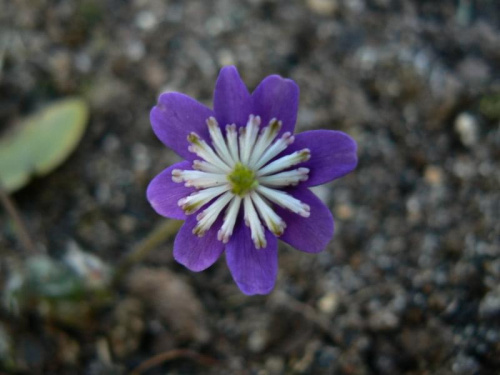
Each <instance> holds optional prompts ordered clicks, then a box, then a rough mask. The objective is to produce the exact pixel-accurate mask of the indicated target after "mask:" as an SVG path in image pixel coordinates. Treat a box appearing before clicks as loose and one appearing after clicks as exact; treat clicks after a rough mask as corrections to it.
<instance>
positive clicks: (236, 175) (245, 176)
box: [227, 163, 259, 197]
mask: <svg viewBox="0 0 500 375" xmlns="http://www.w3.org/2000/svg"><path fill="white" fill-rule="evenodd" d="M227 178H228V180H229V182H230V183H231V191H232V193H233V194H236V195H239V196H240V197H243V196H245V195H246V194H247V193H249V192H250V191H252V190H253V189H255V188H256V187H257V185H259V182H258V181H257V179H256V178H255V172H254V171H253V170H251V169H250V168H248V167H246V166H244V165H243V164H241V163H236V165H235V166H234V170H233V171H232V172H231V173H230V174H229V175H228V176H227Z"/></svg>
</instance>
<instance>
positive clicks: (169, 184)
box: [147, 66, 357, 294]
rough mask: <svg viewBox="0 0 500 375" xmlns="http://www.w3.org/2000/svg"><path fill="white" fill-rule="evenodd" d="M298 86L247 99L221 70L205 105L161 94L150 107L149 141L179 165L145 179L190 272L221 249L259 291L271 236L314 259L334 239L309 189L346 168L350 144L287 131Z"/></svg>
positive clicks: (270, 262)
mask: <svg viewBox="0 0 500 375" xmlns="http://www.w3.org/2000/svg"><path fill="white" fill-rule="evenodd" d="M298 99H299V89H298V87H297V85H296V84H295V83H294V82H293V81H291V80H289V79H283V78H281V77H280V76H276V75H272V76H269V77H267V78H265V79H264V80H263V81H262V82H261V83H260V84H259V86H258V87H257V88H256V89H255V91H254V92H253V93H252V94H250V93H249V92H248V90H247V88H246V86H245V84H244V83H243V82H242V80H241V78H240V76H239V74H238V71H237V70H236V68H235V67H232V66H229V67H225V68H223V69H222V70H221V72H220V74H219V78H218V79H217V83H216V86H215V92H214V109H213V110H211V109H209V108H207V107H205V106H204V105H202V104H200V103H198V102H196V101H195V100H193V99H191V98H189V97H188V96H185V95H183V94H179V93H164V94H162V95H161V96H160V98H159V101H158V104H157V105H156V106H155V107H154V108H153V110H152V111H151V123H152V126H153V130H154V132H155V134H156V135H157V136H158V138H159V139H160V140H161V141H162V142H163V143H164V144H165V145H166V146H168V147H170V148H172V149H173V150H174V151H176V152H177V153H178V154H179V155H180V156H181V157H183V158H185V159H186V160H185V161H182V162H179V163H177V164H174V165H173V166H171V167H169V168H167V169H166V170H164V171H163V172H161V173H160V174H159V175H157V176H156V177H155V178H154V179H153V180H152V181H151V183H150V185H149V187H148V191H147V197H148V200H149V202H150V203H151V205H152V206H153V208H154V209H155V210H156V211H157V212H158V213H159V214H160V215H163V216H166V217H170V218H174V219H184V220H186V222H185V223H184V225H183V226H182V227H181V229H180V231H179V233H178V235H177V237H176V239H175V243H174V258H175V259H176V260H177V261H178V262H179V263H181V264H183V265H185V266H186V267H187V268H189V269H190V270H192V271H202V270H204V269H206V268H208V267H210V266H211V265H212V264H213V263H214V262H215V261H216V260H217V259H218V258H219V256H220V255H221V254H222V253H223V252H224V250H225V252H226V260H227V264H228V266H229V269H230V271H231V274H232V276H233V278H234V280H235V281H236V283H237V285H238V287H239V288H240V289H241V291H242V292H243V293H245V294H266V293H269V292H270V291H271V290H272V289H273V287H274V283H275V280H276V275H277V267H278V265H277V263H278V262H277V247H278V245H277V238H278V237H279V238H280V239H281V240H283V241H285V242H287V243H288V244H290V245H292V246H293V247H295V248H296V249H298V250H301V251H305V252H309V253H317V252H320V251H321V250H323V249H324V248H325V246H326V245H327V243H328V242H329V241H330V239H331V238H332V236H333V227H334V225H333V218H332V215H331V213H330V211H329V209H328V208H327V207H326V206H325V205H324V204H323V203H322V202H321V201H320V200H319V199H318V198H317V197H316V196H315V195H314V194H313V193H311V191H310V190H309V189H308V188H309V187H311V186H316V185H320V184H323V183H326V182H329V181H331V180H334V179H336V178H339V177H342V176H343V175H345V174H347V173H349V172H350V171H352V170H353V169H354V168H355V167H356V164H357V156H356V143H355V142H354V140H352V139H351V138H350V137H349V136H348V135H346V134H344V133H342V132H339V131H331V130H314V131H307V132H303V133H299V134H296V135H293V130H294V127H295V121H296V118H297V109H298Z"/></svg>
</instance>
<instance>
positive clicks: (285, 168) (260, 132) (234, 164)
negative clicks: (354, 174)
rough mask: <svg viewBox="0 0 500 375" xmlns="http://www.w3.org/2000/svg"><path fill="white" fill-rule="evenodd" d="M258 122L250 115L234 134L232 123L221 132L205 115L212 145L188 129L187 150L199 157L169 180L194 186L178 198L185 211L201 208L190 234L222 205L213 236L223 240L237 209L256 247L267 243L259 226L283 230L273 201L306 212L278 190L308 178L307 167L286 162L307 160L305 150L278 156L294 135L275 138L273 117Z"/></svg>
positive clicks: (277, 124) (206, 225)
mask: <svg viewBox="0 0 500 375" xmlns="http://www.w3.org/2000/svg"><path fill="white" fill-rule="evenodd" d="M260 125H261V119H260V117H259V116H254V115H250V117H249V119H248V122H247V124H246V126H244V127H241V128H240V129H239V134H238V132H237V128H236V125H235V124H232V125H227V126H226V127H225V136H224V135H223V134H222V131H221V128H220V126H219V124H218V123H217V120H216V119H215V118H214V117H210V118H208V119H207V126H208V130H209V134H210V139H211V143H212V144H211V145H209V144H208V143H207V142H205V140H203V139H202V138H201V137H200V136H199V135H198V134H196V133H190V134H189V136H188V141H189V144H190V146H189V151H190V152H193V153H195V154H196V155H197V156H198V157H200V159H201V160H195V161H194V162H193V165H192V168H193V170H180V169H175V170H174V171H173V172H172V180H173V181H174V182H177V183H182V182H183V183H184V184H185V186H188V187H194V188H196V189H197V191H195V192H194V193H192V194H191V195H189V196H187V197H184V198H182V199H180V200H179V201H178V205H179V206H180V207H181V208H182V209H183V210H184V212H185V213H186V214H187V215H190V214H194V213H195V212H197V211H199V210H200V209H201V208H202V207H204V209H203V211H201V212H200V213H198V215H197V216H196V220H197V222H198V223H197V225H196V226H195V227H194V229H193V233H194V234H196V235H198V236H203V235H204V234H205V233H206V232H207V231H208V230H209V229H210V228H211V227H212V225H213V224H214V223H215V221H216V220H217V218H218V217H219V215H220V214H221V212H222V211H223V210H225V211H224V218H223V223H222V226H221V228H220V229H219V231H218V233H217V238H218V239H219V241H222V242H224V243H227V242H228V241H229V238H230V237H231V235H232V233H233V229H234V226H235V224H236V220H237V219H238V215H239V213H240V209H241V208H242V209H243V217H244V220H245V224H246V225H247V226H248V227H250V230H251V236H252V240H253V242H254V244H255V247H256V248H258V249H260V248H265V247H266V246H267V244H266V238H265V233H264V225H265V226H266V227H267V228H268V229H269V230H270V231H271V232H272V233H273V234H274V235H276V236H280V235H282V234H283V232H284V231H285V228H286V223H285V222H284V220H283V219H282V218H281V217H280V216H278V215H277V214H276V212H275V211H274V209H273V204H276V205H278V206H281V207H283V208H286V209H288V210H290V211H292V212H295V213H297V214H299V215H301V216H303V217H309V215H310V207H309V206H308V205H307V204H304V203H302V202H301V201H300V200H298V199H296V198H294V197H292V196H291V195H290V194H288V193H286V192H284V191H282V190H280V189H283V188H285V187H287V186H293V185H297V184H298V183H299V182H301V181H305V180H307V179H308V174H309V169H308V168H296V169H291V167H293V166H295V165H297V164H300V163H302V162H305V161H307V160H309V158H310V156H311V155H310V150H309V149H307V148H305V149H302V150H299V151H295V152H293V153H290V154H288V155H284V156H281V157H278V155H280V154H281V153H282V152H283V151H285V150H286V148H287V147H288V146H289V145H290V144H292V143H293V141H294V137H293V136H292V135H291V133H289V132H286V133H284V134H282V135H281V137H279V138H278V134H279V131H280V129H281V126H282V124H281V121H278V120H277V119H272V120H271V121H269V124H268V125H267V126H265V127H263V128H262V129H261V127H260ZM277 157H278V158H277ZM263 224H264V225H263Z"/></svg>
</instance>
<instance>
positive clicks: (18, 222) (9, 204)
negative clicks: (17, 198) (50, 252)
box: [0, 183, 38, 255]
mask: <svg viewBox="0 0 500 375" xmlns="http://www.w3.org/2000/svg"><path fill="white" fill-rule="evenodd" d="M0 201H1V202H2V205H3V206H4V207H5V211H7V213H8V214H9V215H10V217H11V218H12V220H13V221H14V224H15V227H16V231H17V235H18V238H19V241H20V242H21V243H22V245H23V246H24V248H25V249H26V251H27V253H28V255H36V254H38V250H37V248H36V247H35V244H34V242H33V241H32V240H31V237H30V235H29V233H28V230H27V229H26V226H25V225H24V221H23V219H22V218H21V215H20V214H19V210H18V209H17V207H16V204H15V203H14V201H13V200H12V199H11V198H10V196H9V195H8V194H7V192H6V191H5V190H4V189H3V187H2V184H1V183H0Z"/></svg>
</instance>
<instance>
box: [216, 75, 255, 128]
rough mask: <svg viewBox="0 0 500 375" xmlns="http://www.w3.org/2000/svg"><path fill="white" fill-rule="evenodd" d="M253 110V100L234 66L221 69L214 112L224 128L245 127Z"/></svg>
mask: <svg viewBox="0 0 500 375" xmlns="http://www.w3.org/2000/svg"><path fill="white" fill-rule="evenodd" d="M251 109H252V99H251V96H250V94H249V93H248V89H247V87H246V86H245V83H243V81H242V80H241V78H240V75H239V73H238V70H237V69H236V68H235V67H234V66H226V67H224V68H222V69H221V71H220V73H219V77H218V78H217V83H216V84H215V91H214V112H215V116H216V118H217V121H218V122H219V125H220V126H222V127H223V128H224V127H225V126H226V125H229V124H233V123H234V124H236V125H237V126H243V125H245V124H246V123H247V121H248V117H249V116H250V114H251V113H250V111H251Z"/></svg>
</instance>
